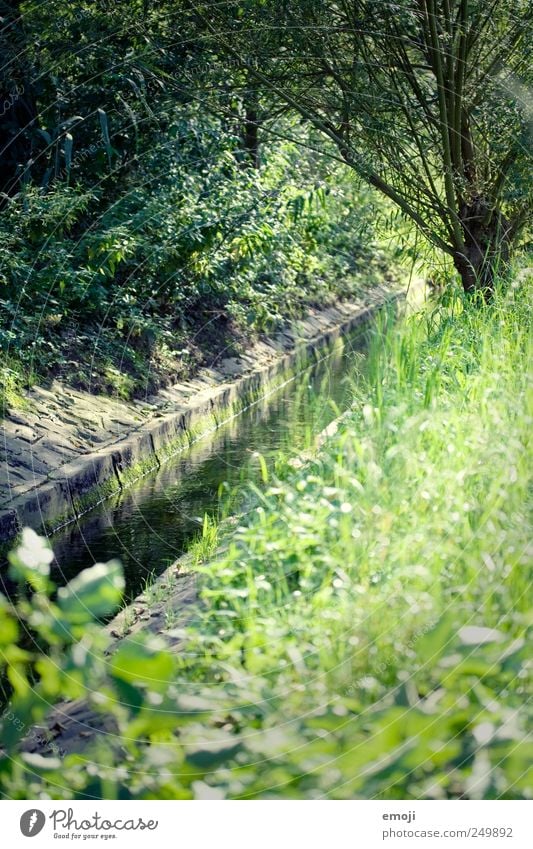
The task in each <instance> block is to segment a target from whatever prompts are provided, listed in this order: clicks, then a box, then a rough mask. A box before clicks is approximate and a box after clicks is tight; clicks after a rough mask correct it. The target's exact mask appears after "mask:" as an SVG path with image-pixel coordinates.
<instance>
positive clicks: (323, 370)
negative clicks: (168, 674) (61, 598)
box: [51, 330, 365, 598]
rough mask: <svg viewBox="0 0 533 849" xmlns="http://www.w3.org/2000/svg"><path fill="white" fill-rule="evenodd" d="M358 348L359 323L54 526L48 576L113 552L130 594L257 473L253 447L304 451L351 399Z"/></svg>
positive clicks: (65, 576)
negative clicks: (222, 419) (113, 491)
mask: <svg viewBox="0 0 533 849" xmlns="http://www.w3.org/2000/svg"><path fill="white" fill-rule="evenodd" d="M364 348H365V334H364V331H362V330H359V332H356V333H354V334H351V335H349V336H347V337H345V338H344V340H343V341H342V342H339V343H337V344H336V345H335V347H334V349H333V351H332V352H331V353H330V354H328V355H327V356H325V357H324V359H323V360H322V361H321V362H319V363H318V364H316V365H314V366H312V367H311V368H309V369H307V370H305V371H304V372H302V373H301V374H299V375H297V376H296V377H295V378H293V379H292V380H290V381H289V382H287V383H286V384H285V385H284V386H282V387H280V388H279V389H277V390H275V391H274V392H272V393H271V394H269V395H267V396H266V397H264V398H262V399H261V400H260V401H258V402H256V403H255V404H253V405H252V406H251V407H249V408H248V409H247V410H245V411H244V412H242V413H241V414H240V415H238V416H236V417H234V418H233V419H232V420H231V421H229V422H227V423H226V424H224V425H222V426H221V427H220V428H219V429H218V430H216V431H215V432H214V433H210V434H207V435H205V436H204V437H203V438H201V439H199V440H198V441H197V442H196V443H194V444H193V445H192V446H191V447H189V448H187V449H186V450H185V451H183V452H182V453H180V454H178V455H176V456H175V457H174V458H172V459H171V460H169V461H168V462H167V463H166V464H164V465H163V466H162V467H161V468H159V469H157V470H155V471H154V472H151V473H150V474H148V475H146V476H145V477H143V478H142V479H141V480H139V481H137V482H136V483H135V484H134V485H133V486H131V487H130V488H129V489H127V490H124V491H123V492H121V493H120V494H119V495H117V496H115V497H114V498H112V499H109V500H107V501H105V502H103V503H102V504H100V505H99V506H98V507H96V508H94V509H93V510H91V511H90V512H89V513H87V514H86V515H85V516H83V517H81V518H80V519H79V520H78V521H77V522H74V523H72V524H71V525H69V526H68V527H66V528H64V529H62V530H61V531H59V532H57V533H56V534H54V535H53V537H52V538H51V542H52V545H53V548H54V552H55V556H56V563H55V565H54V569H53V578H54V580H56V581H57V583H59V584H62V583H65V582H66V581H68V580H70V578H72V577H73V576H74V575H75V574H77V573H78V572H79V571H80V570H81V569H84V568H86V567H87V566H91V565H92V564H93V563H95V562H98V561H102V560H108V559H110V558H111V557H118V558H119V559H120V560H121V561H122V563H123V565H124V571H125V576H126V596H127V597H129V598H132V597H134V596H135V595H137V594H138V593H139V592H141V590H142V589H143V587H144V585H145V583H146V580H147V579H148V578H149V577H150V576H152V575H157V574H160V573H161V572H162V571H164V569H165V568H166V567H167V566H168V565H169V564H170V563H172V562H173V561H174V560H175V559H176V558H177V557H179V556H180V554H182V553H183V552H184V551H185V550H186V549H187V547H188V545H189V544H190V542H191V541H192V540H193V539H194V538H195V537H197V536H198V534H199V533H200V532H201V528H202V523H203V518H204V515H205V514H206V513H207V514H208V515H209V516H214V517H217V516H219V515H220V510H221V503H222V501H223V500H224V499H221V497H220V495H221V492H222V491H225V492H232V491H234V490H235V489H236V488H237V489H238V488H239V487H242V485H243V484H245V483H246V482H247V481H250V480H255V481H258V480H259V479H260V471H259V462H258V458H257V453H256V452H260V454H261V455H262V456H263V457H264V459H265V461H266V464H267V467H268V468H272V466H273V462H274V458H275V457H276V456H279V453H280V452H282V453H283V454H285V455H286V456H293V455H295V454H296V453H298V452H300V451H302V450H304V449H305V448H306V447H308V446H309V445H310V444H311V442H312V440H313V439H314V437H315V436H316V435H317V434H318V433H319V432H320V431H321V430H323V428H325V427H326V426H327V425H328V424H329V423H330V422H331V421H332V420H333V419H334V418H336V416H338V415H339V414H340V413H341V412H342V411H344V410H345V409H346V408H347V407H348V406H349V404H350V399H351V397H352V393H351V387H352V386H353V382H354V380H356V379H357V375H358V374H359V373H360V371H361V369H362V368H363V367H364V355H363V351H364Z"/></svg>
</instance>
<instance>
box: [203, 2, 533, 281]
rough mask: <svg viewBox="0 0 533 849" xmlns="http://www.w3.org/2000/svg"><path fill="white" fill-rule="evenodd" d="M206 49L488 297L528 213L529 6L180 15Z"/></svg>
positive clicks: (293, 6)
mask: <svg viewBox="0 0 533 849" xmlns="http://www.w3.org/2000/svg"><path fill="white" fill-rule="evenodd" d="M191 7H192V8H194V12H195V15H196V16H197V20H198V21H199V22H200V25H201V26H202V27H203V33H204V35H203V38H204V43H207V42H209V41H210V43H211V46H212V50H213V51H214V52H216V53H217V54H220V53H221V51H225V53H226V55H228V56H231V57H232V60H233V62H235V61H236V60H237V61H239V62H240V63H241V65H242V67H243V68H246V69H247V71H248V74H249V75H250V77H251V78H253V79H254V80H255V84H256V86H257V87H258V88H260V89H263V91H265V92H268V93H269V94H270V95H271V96H273V97H274V98H275V99H276V100H277V101H279V102H280V103H282V104H284V105H285V106H286V108H288V109H291V110H294V111H295V112H296V113H299V115H300V116H302V118H303V119H305V120H306V121H308V122H310V123H311V124H313V125H314V126H315V127H316V128H318V129H319V130H320V131H321V132H322V133H323V134H324V135H326V136H327V137H329V139H331V140H332V141H333V142H334V143H335V145H336V147H337V150H338V152H339V154H340V157H341V158H342V160H343V161H344V162H345V163H346V164H347V165H348V166H350V167H351V168H353V169H354V170H355V171H356V172H357V173H358V174H359V175H360V176H361V177H362V178H363V179H364V180H365V181H366V182H368V183H369V184H371V185H372V186H374V187H375V188H376V189H378V190H379V191H380V192H382V193H383V194H384V195H386V196H387V197H388V198H389V199H390V200H392V201H393V202H394V203H395V204H396V205H397V206H398V207H399V208H400V210H401V212H402V213H403V214H404V215H405V216H407V217H408V218H409V219H411V220H412V221H414V223H415V225H416V226H417V227H418V228H419V230H421V231H422V233H423V234H424V235H425V236H426V237H427V239H429V241H430V242H431V243H432V244H433V245H434V246H436V247H437V248H439V249H440V250H442V251H444V252H445V253H446V254H448V255H449V256H450V257H451V258H452V260H453V263H454V265H455V268H456V269H457V271H458V272H459V274H460V276H461V280H462V284H463V287H464V289H465V291H467V292H472V291H475V290H478V289H482V290H485V291H487V290H489V291H490V289H491V288H492V285H493V279H494V274H495V270H496V268H497V266H498V263H499V262H501V261H506V260H507V258H508V257H509V255H510V251H511V250H512V248H513V246H515V245H516V244H517V242H518V240H519V239H520V237H521V234H522V233H523V230H524V227H525V225H526V224H527V222H528V218H529V215H530V213H531V210H532V194H531V189H530V188H529V189H528V187H527V183H526V179H525V178H526V173H527V167H528V157H529V153H528V145H529V144H530V142H531V134H532V112H533V104H532V88H531V85H532V82H533V80H532V71H531V67H532V65H531V53H530V45H531V44H533V23H532V18H533V15H532V11H531V5H530V3H529V2H528V0H394V2H391V1H390V0H385V1H384V0H291V1H290V2H287V0H259V2H258V0H249V2H246V0H245V2H242V0H237V1H236V2H229V3H225V4H207V3H206V4H202V3H199V4H198V3H194V4H191Z"/></svg>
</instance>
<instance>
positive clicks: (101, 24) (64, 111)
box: [0, 3, 390, 405]
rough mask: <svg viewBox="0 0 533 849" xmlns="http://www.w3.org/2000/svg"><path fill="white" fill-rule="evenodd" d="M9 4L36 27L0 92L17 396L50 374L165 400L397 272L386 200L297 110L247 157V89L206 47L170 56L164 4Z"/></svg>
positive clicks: (3, 256)
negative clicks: (308, 315)
mask: <svg viewBox="0 0 533 849" xmlns="http://www.w3.org/2000/svg"><path fill="white" fill-rule="evenodd" d="M3 5H4V6H5V5H6V4H3ZM9 5H16V6H17V7H18V10H19V11H20V12H21V13H22V17H20V18H14V19H13V22H12V25H11V27H9V26H6V27H5V28H4V30H3V38H4V40H5V41H6V42H7V43H5V44H4V47H5V49H6V51H8V47H9V45H10V50H11V53H9V52H7V53H6V55H7V56H8V57H9V61H8V62H6V64H5V65H4V68H3V89H4V97H3V99H2V98H0V103H2V104H3V106H2V108H1V109H0V112H1V115H0V128H1V130H2V134H3V136H2V139H1V140H0V149H1V153H0V160H1V162H2V165H3V171H2V172H0V179H1V184H0V191H1V192H3V195H2V196H0V197H1V198H3V199H2V200H1V219H0V307H1V320H0V350H1V351H2V358H3V362H2V365H1V368H2V384H3V400H4V402H7V404H8V405H10V404H11V405H12V404H14V403H17V400H18V401H19V402H20V390H21V389H22V388H23V387H24V386H26V385H28V384H31V383H32V382H33V381H35V380H43V379H46V378H50V377H59V378H63V379H66V380H68V381H70V382H71V383H73V384H74V385H76V386H79V387H81V388H85V389H90V390H91V391H93V392H98V391H104V392H108V393H110V392H111V393H113V394H117V395H118V396H119V397H124V398H130V397H132V396H143V395H150V394H151V393H152V392H153V391H154V390H156V389H157V387H158V386H160V385H161V384H164V383H166V382H168V381H169V380H176V379H180V378H182V377H183V376H185V375H187V374H189V373H191V372H192V371H193V370H194V369H195V368H196V367H197V366H198V365H199V364H202V363H206V362H210V361H212V360H214V359H215V358H216V356H217V354H218V352H219V351H221V350H223V349H224V350H226V351H228V353H230V354H231V353H232V352H235V351H236V350H239V349H241V348H242V346H243V345H244V344H246V342H247V340H249V338H250V336H252V335H253V334H256V333H258V332H262V331H268V330H272V328H274V327H275V326H276V325H278V324H279V323H280V322H282V321H283V320H286V319H290V318H291V317H294V316H295V315H299V314H301V313H302V311H304V310H305V309H306V308H307V307H309V306H310V305H313V304H323V303H327V302H328V301H331V300H332V299H334V298H337V297H352V296H353V295H354V294H355V293H360V292H361V291H362V290H364V289H365V288H367V287H370V286H372V285H373V284H375V283H376V282H379V281H381V280H383V278H384V275H385V273H386V270H387V265H388V264H390V256H389V257H386V256H385V254H384V253H383V251H380V250H378V246H377V245H376V238H375V231H376V219H377V218H379V217H382V218H383V213H384V212H385V210H384V208H383V205H382V204H381V205H380V204H378V203H377V201H376V197H375V196H374V195H372V193H370V192H368V191H367V190H363V189H362V188H361V186H360V184H358V183H357V182H356V181H355V180H354V179H353V177H352V176H351V175H350V174H349V173H348V172H346V171H345V170H343V168H342V166H340V165H339V163H337V162H335V160H334V158H332V148H328V146H327V145H326V146H324V145H321V146H320V147H318V148H317V149H316V150H315V147H317V144H316V138H315V137H314V136H316V133H315V134H314V135H313V132H312V131H311V130H307V129H305V128H302V127H301V126H299V125H298V124H297V122H295V119H294V118H292V117H291V116H288V115H286V116H278V118H277V119H276V120H275V121H274V122H273V124H272V127H271V128H270V130H268V131H267V130H266V129H265V131H264V133H262V136H261V144H259V141H258V140H257V138H255V141H254V149H253V150H252V151H251V150H250V149H249V144H250V142H249V121H248V123H247V118H246V114H247V113H246V107H245V105H244V99H245V98H244V95H242V94H240V93H239V92H238V91H235V92H234V91H233V89H232V88H231V86H228V85H227V83H225V82H224V80H225V78H224V77H223V76H222V71H221V70H220V69H219V68H218V67H217V66H213V67H211V65H209V63H208V57H205V56H203V54H200V55H196V54H197V53H198V43H197V38H196V40H195V39H193V38H192V36H191V42H190V44H189V46H188V47H187V50H186V52H185V54H184V55H180V56H177V55H176V51H175V50H174V51H173V50H171V49H170V48H168V51H167V52H165V50H163V44H164V39H163V35H162V33H161V32H160V29H161V26H162V25H163V23H164V20H165V11H164V10H160V11H157V10H156V9H153V10H151V11H149V13H148V16H147V17H145V15H144V11H143V9H142V8H141V7H140V6H139V7H138V8H137V6H136V4H133V3H116V4H113V9H110V8H108V4H105V3H103V4H102V3H100V4H98V3H97V4H94V3H78V4H75V3H74V4H73V3H69V4H63V6H62V7H61V10H60V15H59V17H58V15H57V9H56V8H55V7H54V8H53V7H52V6H51V4H46V3H45V4H42V3H39V4H32V3H22V4H9ZM12 11H13V10H12ZM124 12H125V14H123V13H124ZM7 20H9V15H7ZM139 28H140V29H139ZM140 31H141V32H142V33H144V36H145V37H140V36H139V32H140ZM15 34H16V35H17V40H16V41H13V39H14V36H15ZM72 43H76V45H77V49H76V52H75V57H76V61H72V50H71V49H70V45H71V44H72ZM14 46H16V47H17V49H16V50H14ZM183 50H185V48H183ZM161 51H162V52H163V56H164V57H166V58H165V59H164V61H163V60H162V59H161ZM182 52H183V51H182ZM156 57H159V58H158V59H157V61H156ZM178 60H179V63H178ZM176 63H178V64H176ZM170 65H172V74H171V75H170V70H169V68H170ZM236 73H237V72H236V71H235V70H234V69H231V68H230V70H229V74H230V81H231V77H232V75H233V76H235V74H236ZM206 90H208V91H209V92H210V93H211V96H210V97H209V99H208V101H207V102H206V101H205V99H204V98H203V94H204V93H205V91H206ZM215 91H218V92H219V97H218V100H217V102H216V103H211V100H212V96H213V93H214V92H215ZM286 137H288V139H289V140H287V138H286ZM290 139H292V140H290ZM17 396H19V397H17Z"/></svg>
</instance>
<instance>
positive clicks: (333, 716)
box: [0, 0, 533, 799]
mask: <svg viewBox="0 0 533 849" xmlns="http://www.w3.org/2000/svg"><path fill="white" fill-rule="evenodd" d="M0 25H1V27H0V51H1V53H2V60H1V61H0V66H1V67H0V351H1V353H2V361H1V363H0V378H1V380H0V391H1V394H2V407H3V410H4V412H5V409H6V408H7V409H9V410H12V408H13V407H15V406H17V405H19V406H21V407H23V406H24V404H27V397H26V395H25V390H26V388H27V387H28V386H31V385H32V384H33V383H34V382H35V381H43V382H45V381H51V380H52V379H53V378H60V379H61V380H62V381H64V382H68V383H70V384H73V385H75V386H77V387H81V388H83V389H86V390H88V391H92V392H102V393H105V394H106V395H111V394H112V395H115V396H118V397H120V398H123V399H131V398H136V397H141V396H147V395H148V396H149V395H150V394H151V393H154V392H155V391H156V390H157V389H158V388H159V387H161V386H162V385H165V384H167V383H168V382H169V381H173V380H176V379H178V380H181V379H182V378H183V377H186V376H188V375H190V374H191V373H192V372H194V370H195V369H197V368H198V367H199V366H200V365H202V364H205V363H209V362H212V361H213V360H214V359H215V358H216V357H217V356H219V355H221V354H222V352H226V353H227V354H232V353H235V352H239V351H242V350H243V348H245V347H246V345H249V343H250V341H251V340H252V338H253V337H254V336H255V335H257V334H260V333H264V332H268V331H270V330H272V329H273V328H275V327H277V326H279V325H280V324H282V323H283V322H284V321H286V320H288V319H291V318H293V317H295V316H298V315H301V314H302V313H303V312H304V311H305V310H307V309H308V308H309V307H310V306H312V305H323V304H326V303H329V302H332V301H334V300H336V299H340V298H353V297H355V296H361V295H363V294H364V292H365V290H366V289H367V288H368V287H371V286H373V285H374V284H376V283H378V282H380V283H381V282H383V281H385V282H386V283H387V284H388V285H392V284H393V283H394V281H395V280H396V279H397V277H398V276H399V270H398V269H399V268H400V265H401V263H402V262H405V263H406V264H407V265H408V266H409V268H410V272H411V273H412V272H413V271H414V273H415V274H416V275H419V276H424V277H428V278H431V280H432V281H433V283H434V284H435V286H434V288H435V289H436V290H438V292H439V295H440V297H439V300H438V301H434V302H432V305H430V306H428V307H427V308H426V309H424V311H422V312H421V313H420V314H417V315H414V316H411V317H410V318H405V319H404V320H402V321H401V322H400V323H399V324H398V325H396V326H394V325H393V323H392V322H389V321H387V320H383V321H382V322H381V323H380V324H379V325H378V326H377V327H376V328H375V329H374V339H373V344H372V347H371V350H370V356H369V367H368V373H367V374H366V375H365V378H364V380H361V381H360V382H359V383H358V384H357V385H356V386H354V398H353V405H352V407H351V409H350V410H349V412H348V414H347V415H346V416H345V417H344V418H343V420H342V424H341V426H340V427H339V430H338V432H337V434H336V435H335V436H334V437H332V438H331V439H330V440H329V441H327V442H326V443H325V444H324V445H323V446H322V447H321V449H320V451H319V452H315V454H312V453H311V454H310V455H309V454H306V455H305V456H304V457H303V458H300V459H299V461H296V462H292V463H291V462H288V461H287V460H286V459H285V458H284V457H283V456H281V455H280V456H279V457H277V459H276V461H275V462H274V463H273V467H274V470H275V471H274V472H268V469H267V466H266V464H265V463H263V464H262V465H261V468H262V473H263V483H262V485H261V486H259V485H257V486H253V487H252V486H249V487H248V489H247V490H246V493H245V496H243V500H242V501H238V502H236V503H239V504H242V503H246V504H247V505H251V509H250V510H249V511H248V512H246V513H244V514H243V515H240V516H239V518H238V519H237V520H236V521H235V522H234V523H226V525H223V527H222V528H221V529H218V528H217V527H215V526H214V524H212V522H211V521H210V520H208V519H207V518H206V520H205V523H204V533H203V537H202V538H201V539H200V540H199V542H198V543H197V545H196V547H195V549H194V557H195V564H196V568H197V570H198V573H199V575H200V578H201V580H200V596H199V601H198V604H197V609H195V611H194V616H193V617H191V619H190V621H189V624H188V625H187V627H186V628H178V627H177V623H178V622H179V617H180V611H179V610H176V609H174V608H173V607H172V602H171V601H168V608H167V610H166V617H165V624H166V628H165V630H164V631H163V633H162V634H160V635H159V636H158V637H157V638H155V637H152V636H148V635H146V634H145V633H144V632H143V631H142V630H141V631H140V632H137V633H136V635H131V636H128V635H127V634H126V635H123V639H121V640H120V641H119V643H118V645H113V647H111V646H110V645H109V643H108V638H107V636H106V633H105V632H104V630H103V629H102V627H101V624H102V621H103V620H105V619H107V618H109V617H110V616H111V615H112V614H113V611H114V610H116V608H117V607H118V606H119V605H120V603H121V599H122V593H123V589H124V579H123V570H122V567H121V564H120V563H118V562H116V561H112V562H109V563H107V564H102V563H100V564H97V565H95V566H94V567H93V568H91V569H88V570H85V571H83V572H81V573H80V574H78V576H77V577H76V578H74V579H73V580H72V581H71V582H70V583H69V584H68V585H67V586H66V587H61V588H59V589H58V588H57V587H55V586H54V584H53V582H52V580H51V577H50V574H51V573H50V564H51V562H52V560H53V555H52V551H51V549H50V546H49V544H48V542H47V540H45V539H43V538H41V537H39V536H37V534H35V533H34V532H33V531H32V530H30V529H29V528H25V529H24V530H23V532H22V533H21V536H20V539H19V540H18V541H17V543H16V545H15V546H14V548H13V551H12V552H11V555H10V564H11V565H10V571H11V578H12V580H13V581H14V582H15V584H16V585H18V592H17V593H15V594H14V596H13V598H14V599H15V600H14V601H13V600H8V599H7V598H5V597H4V596H1V595H0V680H1V687H2V700H3V705H4V709H3V712H2V717H1V720H0V792H1V793H2V794H3V796H4V797H8V798H19V799H22V798H32V799H38V798H49V797H52V798H65V799H68V798H83V797H96V798H100V797H103V798H122V797H125V798H173V799H175V798H178V799H180V798H191V797H192V798H204V797H209V798H213V797H214V798H251V797H252V798H253V797H259V798H306V799H313V798H354V797H355V798H375V797H378V798H400V799H414V798H435V799H449V798H531V786H532V785H531V763H532V761H533V757H532V755H533V752H532V749H531V743H530V742H528V740H527V737H526V729H527V727H528V720H529V723H530V722H531V714H530V713H528V703H527V698H526V697H527V688H528V685H529V683H530V681H529V680H528V674H529V675H530V666H529V667H528V664H527V658H526V653H525V641H526V639H527V637H528V630H530V627H531V616H530V614H528V605H527V589H528V585H529V584H528V581H529V578H530V575H529V574H528V567H529V566H530V557H529V559H528V549H527V545H528V519H529V518H530V513H529V512H528V510H529V508H530V502H529V501H528V496H529V497H530V489H528V484H530V480H529V469H528V453H527V450H528V447H529V446H528V438H529V433H530V431H531V407H530V402H531V396H530V394H528V393H529V391H530V390H529V387H528V378H529V366H530V363H531V275H530V276H529V279H528V276H527V272H525V271H524V268H525V266H526V262H525V261H524V259H523V257H524V255H525V254H526V252H527V250H528V249H529V248H530V246H531V243H530V239H531V230H530V227H531V212H532V197H533V196H532V192H531V183H530V181H529V179H528V176H529V170H530V150H529V148H530V145H531V138H532V136H531V132H532V120H531V117H532V108H533V107H532V101H531V93H532V91H533V77H532V68H533V64H532V63H531V44H533V31H532V26H533V16H532V15H531V4H530V3H529V2H528V0H506V2H503V0H494V2H492V0H491V2H488V3H487V2H486V0H442V2H441V0H394V2H389V0H385V1H384V0H354V2H344V0H335V2H329V0H319V2H316V0H294V2H293V0H291V2H290V3H287V2H285V0H283V2H282V0H229V2H225V3H215V4H213V3H211V2H209V3H203V2H197V3H196V2H195V3H190V2H188V0H161V2H157V3H154V2H150V0H113V2H110V0H72V2H58V3H54V4H52V3H49V2H44V3H43V2H42V1H41V0H0ZM519 269H521V270H519ZM354 383H355V377H354ZM324 403H325V399H324V398H319V399H318V400H317V405H320V404H324ZM20 418H21V416H20V415H19V419H20ZM269 474H270V478H269ZM272 475H273V476H272ZM241 495H242V493H241ZM147 568H149V564H147ZM169 582H170V583H169V584H167V585H160V584H157V585H155V589H154V590H153V591H154V592H157V593H159V595H160V598H161V599H167V598H171V596H172V592H171V591H172V589H173V586H172V585H171V579H169ZM174 588H175V587H174ZM126 630H127V629H126ZM165 634H166V635H167V636H170V637H173V638H174V639H178V638H179V639H180V640H181V642H180V645H179V648H178V650H176V649H175V647H174V648H169V643H168V642H167V641H166V640H165ZM76 698H84V699H86V700H87V701H88V703H89V704H90V706H91V708H92V709H93V710H94V711H96V712H99V713H100V714H102V715H104V716H105V717H106V721H107V723H108V727H110V728H112V729H113V733H111V734H109V735H106V737H105V742H102V740H101V739H99V738H98V735H95V739H94V740H93V741H91V740H86V741H85V742H86V743H87V749H86V750H85V751H84V752H83V753H79V752H78V753H76V754H68V755H66V756H63V753H62V752H61V751H56V752H55V753H54V752H53V749H54V746H53V743H52V744H51V746H49V747H48V749H47V748H46V746H44V747H43V746H41V750H40V751H41V753H40V754H39V753H37V754H35V753H30V752H28V751H27V748H28V746H27V744H28V740H31V738H32V737H34V736H35V734H36V731H35V728H36V726H37V725H38V724H39V723H41V724H44V725H46V721H47V717H48V716H49V713H50V708H51V706H53V705H54V704H56V703H58V702H60V701H62V700H64V699H76ZM49 742H50V741H47V743H49ZM51 751H52V753H50V752H51Z"/></svg>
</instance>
